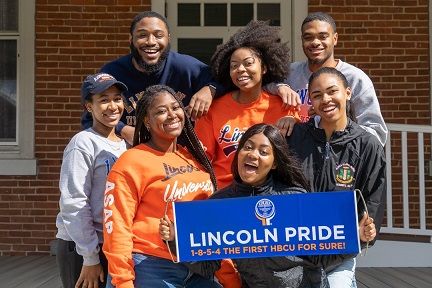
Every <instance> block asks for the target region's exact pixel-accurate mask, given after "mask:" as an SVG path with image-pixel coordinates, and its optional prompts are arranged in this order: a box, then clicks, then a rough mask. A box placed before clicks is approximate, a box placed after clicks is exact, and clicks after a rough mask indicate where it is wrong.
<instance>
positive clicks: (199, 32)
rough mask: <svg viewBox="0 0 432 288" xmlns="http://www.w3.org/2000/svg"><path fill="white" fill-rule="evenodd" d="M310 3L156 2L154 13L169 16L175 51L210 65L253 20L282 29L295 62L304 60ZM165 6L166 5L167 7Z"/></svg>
mask: <svg viewBox="0 0 432 288" xmlns="http://www.w3.org/2000/svg"><path fill="white" fill-rule="evenodd" d="M307 3H308V2H307V1H294V0H220V1H204V0H170V1H167V0H166V1H159V0H152V9H153V10H154V11H157V12H159V13H161V14H162V15H166V16H167V20H168V24H169V26H170V32H171V47H172V49H173V50H175V51H178V52H179V53H183V54H189V55H192V56H194V57H195V58H197V59H199V60H201V61H202V62H204V63H207V64H209V62H210V58H211V56H212V55H213V53H214V51H215V49H216V46H217V45H218V44H220V43H222V42H224V41H227V40H228V38H229V37H230V36H231V35H232V34H234V33H235V32H236V31H237V30H238V29H239V28H240V27H243V26H245V25H246V24H247V23H249V21H250V20H253V19H255V20H269V21H270V25H273V26H278V27H280V28H281V41H283V42H288V45H290V46H291V47H290V48H291V54H292V60H294V61H298V60H304V55H303V51H302V49H301V42H300V40H301V39H300V25H301V23H302V21H303V18H304V17H305V16H306V15H307V8H308V4H307ZM163 4H165V5H163Z"/></svg>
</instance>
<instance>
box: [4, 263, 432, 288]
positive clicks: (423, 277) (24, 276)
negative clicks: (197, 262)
mask: <svg viewBox="0 0 432 288" xmlns="http://www.w3.org/2000/svg"><path fill="white" fill-rule="evenodd" d="M356 278H357V286H358V288H376V287H380V288H387V287H391V288H393V287H398V288H413V287H414V288H423V287H432V267H415V268H413V267H397V268H386V267H373V268H371V267H358V268H357V270H356ZM0 287H10V288H24V287H25V288H61V287H62V285H61V281H60V275H59V272H58V269H57V263H56V258H55V256H49V255H35V256H0Z"/></svg>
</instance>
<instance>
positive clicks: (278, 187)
mask: <svg viewBox="0 0 432 288" xmlns="http://www.w3.org/2000/svg"><path fill="white" fill-rule="evenodd" d="M273 190H274V191H275V192H278V193H281V194H300V193H306V192H307V191H306V190H305V189H304V188H301V187H295V186H288V184H286V183H282V182H279V181H274V184H273Z"/></svg>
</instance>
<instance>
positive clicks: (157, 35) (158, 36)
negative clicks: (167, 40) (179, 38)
mask: <svg viewBox="0 0 432 288" xmlns="http://www.w3.org/2000/svg"><path fill="white" fill-rule="evenodd" d="M155 37H156V38H157V39H162V38H164V34H162V33H158V34H156V35H155Z"/></svg>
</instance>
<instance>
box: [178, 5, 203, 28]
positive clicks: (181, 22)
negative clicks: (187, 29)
mask: <svg viewBox="0 0 432 288" xmlns="http://www.w3.org/2000/svg"><path fill="white" fill-rule="evenodd" d="M177 19H178V20H177V22H178V23H177V24H178V26H198V27H199V26H201V23H200V4H178V9H177Z"/></svg>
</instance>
